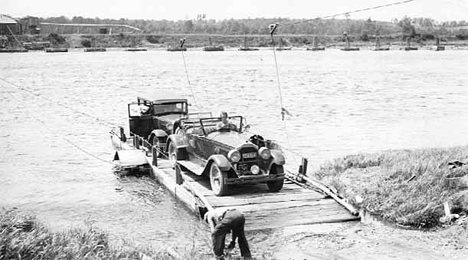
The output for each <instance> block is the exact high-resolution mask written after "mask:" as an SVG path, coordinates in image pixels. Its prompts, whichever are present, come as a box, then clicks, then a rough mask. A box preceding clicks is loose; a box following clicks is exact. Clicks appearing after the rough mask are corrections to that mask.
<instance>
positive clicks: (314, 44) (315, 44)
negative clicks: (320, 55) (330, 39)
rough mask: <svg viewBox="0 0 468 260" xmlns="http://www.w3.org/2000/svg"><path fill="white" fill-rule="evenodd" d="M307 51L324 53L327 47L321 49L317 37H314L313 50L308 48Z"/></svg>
mask: <svg viewBox="0 0 468 260" xmlns="http://www.w3.org/2000/svg"><path fill="white" fill-rule="evenodd" d="M307 50H308V51H324V50H325V47H319V46H318V42H317V36H314V38H313V40H312V47H311V48H309V47H307Z"/></svg>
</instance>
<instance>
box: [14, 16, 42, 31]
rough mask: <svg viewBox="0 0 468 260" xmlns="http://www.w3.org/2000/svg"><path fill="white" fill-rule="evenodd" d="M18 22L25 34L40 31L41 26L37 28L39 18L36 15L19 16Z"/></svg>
mask: <svg viewBox="0 0 468 260" xmlns="http://www.w3.org/2000/svg"><path fill="white" fill-rule="evenodd" d="M19 23H20V24H21V26H22V28H23V33H25V34H39V33H40V32H41V28H39V25H40V23H39V18H37V17H32V16H27V17H24V18H21V19H20V20H19Z"/></svg>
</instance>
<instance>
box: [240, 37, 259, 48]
mask: <svg viewBox="0 0 468 260" xmlns="http://www.w3.org/2000/svg"><path fill="white" fill-rule="evenodd" d="M239 50H240V51H258V50H259V49H258V48H251V47H249V46H247V37H245V38H244V46H241V47H240V48H239Z"/></svg>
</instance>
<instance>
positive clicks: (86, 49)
mask: <svg viewBox="0 0 468 260" xmlns="http://www.w3.org/2000/svg"><path fill="white" fill-rule="evenodd" d="M105 51H106V48H100V47H91V48H85V49H84V52H105Z"/></svg>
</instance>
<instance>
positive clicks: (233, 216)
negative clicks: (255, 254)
mask: <svg viewBox="0 0 468 260" xmlns="http://www.w3.org/2000/svg"><path fill="white" fill-rule="evenodd" d="M244 224H245V218H244V215H242V213H240V212H239V211H237V210H235V209H232V210H228V211H226V213H225V214H224V217H223V219H222V220H221V222H220V223H218V224H217V225H216V227H215V230H214V232H213V234H212V235H211V237H212V239H213V251H214V253H215V255H216V256H217V257H219V256H222V255H223V254H224V246H225V244H224V241H225V238H226V234H227V233H229V231H230V230H232V232H233V233H232V235H233V239H235V238H238V243H239V248H240V251H241V255H242V256H243V257H251V254H250V249H249V244H248V243H247V239H246V238H245V234H244Z"/></svg>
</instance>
